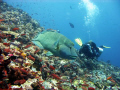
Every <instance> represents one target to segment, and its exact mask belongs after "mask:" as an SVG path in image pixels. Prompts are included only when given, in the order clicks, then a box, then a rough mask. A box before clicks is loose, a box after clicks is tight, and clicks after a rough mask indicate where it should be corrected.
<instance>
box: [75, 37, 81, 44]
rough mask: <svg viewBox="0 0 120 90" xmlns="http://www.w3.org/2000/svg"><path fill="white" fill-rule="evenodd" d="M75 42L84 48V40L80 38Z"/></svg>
mask: <svg viewBox="0 0 120 90" xmlns="http://www.w3.org/2000/svg"><path fill="white" fill-rule="evenodd" d="M75 42H76V43H77V44H78V45H80V46H82V40H81V39H80V38H76V39H75Z"/></svg>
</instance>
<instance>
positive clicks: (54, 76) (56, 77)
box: [51, 74, 61, 80]
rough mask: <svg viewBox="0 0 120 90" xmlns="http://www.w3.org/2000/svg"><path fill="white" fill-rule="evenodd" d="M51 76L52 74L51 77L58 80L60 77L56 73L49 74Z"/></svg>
mask: <svg viewBox="0 0 120 90" xmlns="http://www.w3.org/2000/svg"><path fill="white" fill-rule="evenodd" d="M51 76H52V77H53V78H55V79H58V80H60V79H61V78H60V77H59V76H58V75H56V74H51Z"/></svg>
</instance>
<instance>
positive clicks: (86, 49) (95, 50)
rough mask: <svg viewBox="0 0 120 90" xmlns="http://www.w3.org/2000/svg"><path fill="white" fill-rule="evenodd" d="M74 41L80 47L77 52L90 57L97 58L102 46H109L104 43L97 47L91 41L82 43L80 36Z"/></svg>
mask: <svg viewBox="0 0 120 90" xmlns="http://www.w3.org/2000/svg"><path fill="white" fill-rule="evenodd" d="M75 41H76V42H77V44H78V45H80V47H81V48H80V50H79V54H83V55H85V56H86V57H87V58H91V59H94V58H98V57H99V56H100V55H101V54H102V52H103V48H111V47H107V46H104V45H102V46H99V47H97V46H96V44H95V43H94V42H92V41H89V42H87V43H85V44H82V40H81V39H80V38H77V39H75Z"/></svg>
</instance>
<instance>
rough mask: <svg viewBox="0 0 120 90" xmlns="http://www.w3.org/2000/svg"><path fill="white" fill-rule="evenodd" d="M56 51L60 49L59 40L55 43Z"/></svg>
mask: <svg viewBox="0 0 120 90" xmlns="http://www.w3.org/2000/svg"><path fill="white" fill-rule="evenodd" d="M54 49H57V50H58V49H59V39H58V40H57V41H56V42H55V43H54Z"/></svg>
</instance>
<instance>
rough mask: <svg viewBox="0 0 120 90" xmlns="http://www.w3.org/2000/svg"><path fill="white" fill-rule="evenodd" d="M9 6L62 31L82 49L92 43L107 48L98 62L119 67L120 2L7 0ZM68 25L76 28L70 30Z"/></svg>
mask: <svg viewBox="0 0 120 90" xmlns="http://www.w3.org/2000/svg"><path fill="white" fill-rule="evenodd" d="M4 1H6V2H7V3H8V4H10V5H12V6H14V7H17V8H21V9H23V10H24V11H26V12H27V13H28V14H29V15H30V16H31V17H32V18H34V19H36V20H37V21H39V22H40V25H41V26H43V27H45V29H48V28H52V29H55V30H60V32H61V33H62V34H64V35H65V36H66V37H68V38H69V39H71V40H72V41H73V42H74V43H75V48H76V49H79V48H80V47H79V45H78V44H77V43H76V42H75V39H76V38H81V39H82V41H83V43H86V42H87V41H89V40H92V41H93V42H95V43H96V44H97V46H100V45H106V46H109V47H111V48H110V49H104V52H103V53H102V55H101V56H100V57H99V60H103V61H107V60H110V61H111V64H113V65H115V66H119V67H120V1H119V0H29V2H28V0H4ZM69 22H70V23H72V24H74V28H71V27H70V25H69Z"/></svg>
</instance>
